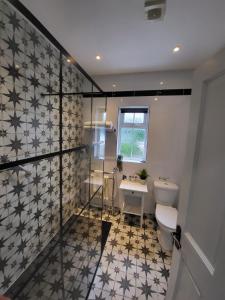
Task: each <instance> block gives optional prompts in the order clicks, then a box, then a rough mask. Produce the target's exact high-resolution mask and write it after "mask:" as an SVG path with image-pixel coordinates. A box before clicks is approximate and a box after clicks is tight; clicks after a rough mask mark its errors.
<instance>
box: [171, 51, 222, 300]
mask: <svg viewBox="0 0 225 300" xmlns="http://www.w3.org/2000/svg"><path fill="white" fill-rule="evenodd" d="M224 72H225V49H223V50H222V51H220V52H219V53H217V54H216V55H215V56H214V57H212V58H211V59H209V60H207V62H206V63H204V64H203V65H202V66H200V67H199V68H197V69H196V71H195V72H194V76H193V92H192V99H191V110H190V118H189V121H190V123H189V133H188V143H187V153H186V161H185V166H184V174H183V180H182V184H181V190H180V197H179V207H178V211H179V214H178V224H180V225H181V227H182V229H183V232H184V229H185V226H186V218H187V212H188V206H189V199H190V191H191V183H192V175H193V167H194V165H195V158H196V150H197V149H198V146H199V136H198V132H199V126H201V124H200V123H201V112H202V107H203V102H204V93H205V90H206V88H207V85H208V83H209V82H210V81H211V80H213V79H214V78H216V77H219V76H221V75H222V74H223V73H224ZM197 151H198V150H197ZM209 221H210V220H209ZM183 240H184V239H183V238H182V240H181V243H182V242H183ZM182 263H183V262H182V250H181V251H178V250H177V249H176V248H175V247H174V251H173V257H172V267H171V275H170V280H169V287H168V292H167V296H166V300H174V295H175V292H176V289H177V288H178V287H177V282H178V276H179V275H180V273H179V272H180V270H181V267H182ZM207 263H208V262H207V261H206V264H207ZM222 263H223V264H224V263H225V262H222ZM208 267H209V268H210V267H211V266H210V265H208ZM178 274H179V275H178ZM190 280H192V279H191V278H190ZM193 285H194V281H193ZM196 290H198V287H197V286H196ZM199 293H200V292H199Z"/></svg>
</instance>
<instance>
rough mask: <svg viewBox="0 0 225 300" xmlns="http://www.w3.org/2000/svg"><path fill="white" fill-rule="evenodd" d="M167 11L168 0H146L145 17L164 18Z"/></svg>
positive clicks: (150, 18) (148, 18) (151, 18)
mask: <svg viewBox="0 0 225 300" xmlns="http://www.w3.org/2000/svg"><path fill="white" fill-rule="evenodd" d="M165 11H166V0H145V17H146V19H147V20H150V21H156V20H162V19H163V17H164V15H165Z"/></svg>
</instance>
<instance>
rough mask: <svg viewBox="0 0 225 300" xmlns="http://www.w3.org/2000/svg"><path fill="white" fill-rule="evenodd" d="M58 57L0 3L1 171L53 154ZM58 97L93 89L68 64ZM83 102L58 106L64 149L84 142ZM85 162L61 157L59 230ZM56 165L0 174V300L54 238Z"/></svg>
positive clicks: (81, 194) (81, 197)
mask: <svg viewBox="0 0 225 300" xmlns="http://www.w3.org/2000/svg"><path fill="white" fill-rule="evenodd" d="M59 59H60V53H59V51H58V50H57V49H56V48H55V47H54V46H53V45H52V44H51V43H50V42H49V41H48V40H47V39H46V38H45V37H44V36H43V35H42V34H41V33H40V32H39V31H38V30H37V29H35V28H34V27H33V25H31V24H30V23H29V22H28V21H27V20H26V19H25V18H24V17H23V16H22V15H21V14H20V13H19V12H18V11H17V10H15V9H14V8H13V7H12V6H11V5H10V4H8V2H7V1H3V0H0V163H4V162H7V161H14V160H18V159H21V158H28V157H33V156H37V155H40V154H45V153H49V152H55V151H58V150H59V97H58V96H45V97H43V96H42V93H52V92H53V93H54V92H56V93H57V92H59V68H60V67H59V66H60V63H59ZM63 77H64V79H63V91H64V92H74V91H75V92H79V91H84V90H85V89H86V88H87V87H88V90H87V91H90V87H89V86H91V84H90V83H89V82H88V81H87V79H85V78H84V76H83V75H82V74H81V73H80V71H78V70H77V69H76V67H75V66H74V65H72V64H68V62H67V61H66V58H64V61H63ZM83 110H84V105H83V100H82V99H81V96H75V95H74V96H66V97H64V98H63V149H69V148H73V147H76V146H78V145H80V144H82V143H84V140H83ZM88 157H89V154H88V151H85V150H83V152H81V153H75V152H74V153H71V154H65V155H64V156H63V222H64V223H65V222H66V220H68V219H69V217H70V216H71V215H72V214H73V210H74V209H75V208H76V207H77V206H82V205H83V204H84V203H86V200H87V199H88V196H89V192H88V185H87V184H85V183H84V181H85V179H86V178H88V175H89V171H88V169H89V160H88ZM59 203H60V200H59V158H58V157H55V158H52V159H48V160H41V161H38V162H35V163H32V164H26V165H23V166H21V167H16V168H13V169H8V170H6V171H1V172H0V294H3V293H4V292H5V291H6V290H7V289H8V288H9V287H10V286H11V285H12V284H13V283H14V282H15V280H16V279H17V278H18V277H19V276H20V275H21V273H22V272H24V271H25V270H26V268H27V267H28V266H29V264H30V263H31V262H32V261H33V260H34V259H35V257H36V256H37V255H38V254H39V253H40V252H41V251H42V250H43V248H44V247H45V245H46V244H47V243H48V242H49V241H50V240H51V238H52V237H53V236H54V235H55V234H56V233H57V232H58V230H59V226H60V214H59Z"/></svg>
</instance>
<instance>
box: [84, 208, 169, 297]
mask: <svg viewBox="0 0 225 300" xmlns="http://www.w3.org/2000/svg"><path fill="white" fill-rule="evenodd" d="M93 211H94V209H93ZM93 214H94V212H93ZM103 219H105V220H110V221H111V222H112V226H111V230H110V233H109V236H108V240H107V243H106V246H105V249H104V252H103V255H102V258H101V265H100V267H99V270H98V273H97V276H96V277H95V280H94V286H95V287H96V291H93V292H92V293H90V296H89V299H127V300H129V299H130V300H141V299H144V300H148V299H151V300H164V299H165V294H166V290H167V282H168V277H169V269H170V264H171V253H170V252H164V251H163V250H162V248H161V246H160V244H159V242H158V239H157V231H156V223H155V221H154V219H153V218H152V217H151V216H145V218H144V226H143V228H140V226H139V220H138V219H137V218H136V217H135V218H134V220H132V216H126V217H125V218H120V215H117V216H112V215H109V213H107V211H104V212H103ZM102 278H103V279H102ZM102 280H105V281H106V283H105V285H103V281H102ZM103 291H105V292H106V293H108V294H107V297H108V298H104V293H103Z"/></svg>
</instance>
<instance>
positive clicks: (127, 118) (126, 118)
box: [124, 113, 134, 123]
mask: <svg viewBox="0 0 225 300" xmlns="http://www.w3.org/2000/svg"><path fill="white" fill-rule="evenodd" d="M133 120H134V113H125V114H124V123H133Z"/></svg>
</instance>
